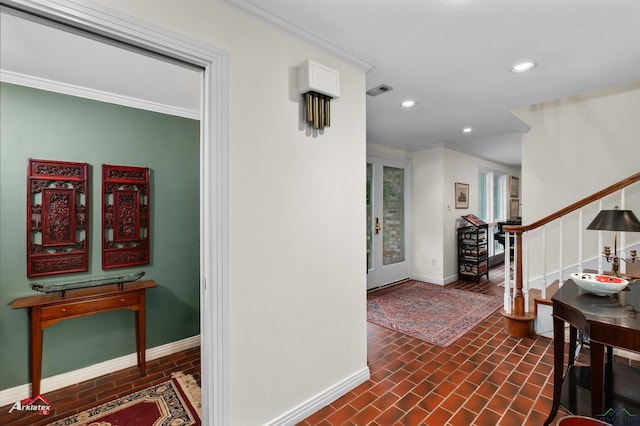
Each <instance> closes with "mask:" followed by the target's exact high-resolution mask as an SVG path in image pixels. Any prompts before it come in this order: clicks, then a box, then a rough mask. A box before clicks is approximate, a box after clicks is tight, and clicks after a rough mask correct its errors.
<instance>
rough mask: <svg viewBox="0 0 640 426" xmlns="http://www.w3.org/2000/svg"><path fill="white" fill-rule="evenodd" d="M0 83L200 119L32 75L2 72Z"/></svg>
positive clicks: (170, 108) (166, 107) (193, 114)
mask: <svg viewBox="0 0 640 426" xmlns="http://www.w3.org/2000/svg"><path fill="white" fill-rule="evenodd" d="M0 81H3V82H5V83H11V84H16V85H19V86H26V87H32V88H35V89H40V90H46V91H49V92H55V93H61V94H64V95H71V96H77V97H80V98H85V99H92V100H94V101H101V102H107V103H111V104H116V105H123V106H126V107H131V108H137V109H142V110H145V111H153V112H158V113H161V114H167V115H173V116H176V117H182V118H189V119H193V120H199V119H200V111H197V110H196V111H194V110H189V109H186V108H178V107H175V106H171V105H165V104H160V103H157V102H149V101H145V100H143V99H138V98H132V97H130V96H123V95H118V94H114V93H109V92H104V91H101V90H95V89H90V88H87V87H81V86H76V85H73V84H67V83H61V82H59V81H53V80H49V79H46V78H41V77H35V76H32V75H26V74H20V73H16V72H13V71H6V70H0Z"/></svg>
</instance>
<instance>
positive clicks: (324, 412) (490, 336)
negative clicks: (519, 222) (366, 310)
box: [0, 268, 638, 426]
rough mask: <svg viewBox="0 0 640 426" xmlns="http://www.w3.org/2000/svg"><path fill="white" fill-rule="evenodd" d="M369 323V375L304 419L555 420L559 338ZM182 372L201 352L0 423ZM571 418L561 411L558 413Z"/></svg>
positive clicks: (84, 387)
mask: <svg viewBox="0 0 640 426" xmlns="http://www.w3.org/2000/svg"><path fill="white" fill-rule="evenodd" d="M502 277H503V273H502V270H501V268H497V269H492V271H491V273H490V280H489V281H484V282H481V283H479V284H474V283H467V282H463V281H458V282H455V283H452V284H450V285H449V286H450V287H453V288H459V289H462V290H466V291H473V292H478V293H484V294H502V292H503V291H504V290H503V288H502V287H499V286H498V285H497V284H498V283H500V282H502V281H503V278H502ZM367 326H368V364H369V368H370V371H371V378H370V380H368V381H367V382H365V383H363V384H362V385H360V386H358V387H357V388H356V389H354V390H352V391H350V392H348V393H347V394H346V395H344V396H342V397H341V398H339V399H337V400H336V401H334V402H332V403H331V404H329V405H328V406H326V407H324V408H322V409H320V410H319V411H318V412H316V413H315V414H313V415H311V416H309V417H308V418H307V419H305V420H303V421H302V422H300V423H299V425H304V426H307V425H318V426H320V425H322V426H325V425H357V426H363V425H379V426H389V425H429V426H445V425H454V426H470V425H478V426H485V425H487V426H495V425H504V426H507V425H518V426H521V425H532V426H540V425H542V423H543V422H544V420H545V419H546V418H547V415H548V412H549V410H550V408H551V401H552V394H553V384H552V373H553V367H552V366H553V344H552V340H551V339H549V338H546V337H536V338H535V339H516V338H513V337H509V336H507V335H506V334H505V333H504V331H503V327H502V316H501V315H500V313H499V312H496V313H494V314H493V315H491V316H489V317H488V318H487V319H486V320H485V321H483V322H482V323H480V324H479V325H478V326H476V327H475V328H474V329H473V330H471V331H469V332H468V333H467V334H465V335H464V336H463V337H462V338H460V339H459V340H458V341H456V342H455V343H454V344H452V345H451V346H449V347H448V348H446V349H443V348H440V347H437V346H434V345H431V344H428V343H425V342H422V341H420V340H418V339H415V338H412V337H409V336H406V335H404V334H401V333H398V332H394V331H391V330H388V329H386V328H383V327H379V326H377V325H374V324H370V323H368V324H367ZM587 360H588V352H584V351H583V352H582V353H581V354H580V357H579V358H578V362H579V363H582V362H584V361H587ZM616 361H618V362H632V363H634V364H638V363H637V362H635V361H629V360H624V359H616ZM174 371H183V372H184V373H186V374H191V375H193V376H194V377H195V378H196V380H197V381H198V383H200V348H199V347H198V348H193V349H190V350H187V351H184V352H180V353H176V354H173V355H170V356H167V357H164V358H160V359H157V360H153V361H149V362H148V364H147V375H146V376H145V377H140V372H139V370H138V369H137V368H136V367H131V368H128V369H125V370H121V371H118V372H115V373H112V374H108V375H106V376H102V377H98V378H96V379H93V380H88V381H85V382H81V383H77V384H75V385H72V386H68V387H65V388H62V389H58V390H55V391H52V392H47V393H45V394H44V396H45V397H46V398H47V399H48V400H49V401H50V402H51V404H52V413H51V414H49V415H48V416H46V417H43V416H39V415H38V414H37V413H25V412H15V411H14V412H13V413H11V414H9V409H10V408H11V405H12V404H10V405H6V406H4V407H0V425H3V426H4V425H12V426H27V425H28V426H40V425H45V424H47V423H49V422H52V421H54V420H58V419H61V418H64V417H67V416H70V415H72V414H75V413H78V412H80V411H83V410H86V409H88V408H91V407H93V406H96V405H100V404H102V403H105V402H108V401H110V400H112V399H115V398H118V397H121V396H124V395H127V394H130V393H133V392H135V391H138V390H141V389H144V388H145V387H148V386H152V385H154V384H157V383H160V382H162V381H164V380H166V379H167V378H168V377H170V375H171V373H172V372H174ZM565 414H566V413H564V412H562V411H560V413H559V414H558V416H556V419H557V418H560V417H561V416H563V415H565ZM242 426H245V425H242ZM247 426H251V425H247Z"/></svg>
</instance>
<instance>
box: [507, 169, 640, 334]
mask: <svg viewBox="0 0 640 426" xmlns="http://www.w3.org/2000/svg"><path fill="white" fill-rule="evenodd" d="M638 182H640V173H636V174H635V175H633V176H630V177H628V178H626V179H623V180H621V181H620V182H618V183H616V184H613V185H611V186H609V187H607V188H604V189H603V190H601V191H598V192H596V193H594V194H592V195H590V196H589V197H586V198H584V199H582V200H580V201H577V202H575V203H573V204H571V205H569V206H567V207H565V208H564V209H561V210H559V211H557V212H555V213H553V214H551V215H549V216H547V217H545V218H542V219H540V220H538V221H536V222H533V223H532V224H529V225H505V226H504V228H503V229H504V231H505V233H506V235H505V253H509V250H510V247H509V245H510V238H509V236H510V234H514V239H513V240H514V256H513V260H511V259H509V256H505V285H504V288H505V292H504V306H503V309H502V311H501V312H502V315H503V317H504V330H505V332H506V333H507V334H509V335H511V336H513V337H533V336H534V334H536V326H535V324H536V323H544V321H547V320H548V321H551V317H550V312H551V297H552V295H553V293H554V292H555V291H556V290H557V289H558V288H559V287H561V286H562V284H563V283H564V281H565V278H566V277H569V275H570V274H571V273H573V272H583V271H584V270H585V269H593V270H594V271H597V272H598V273H603V272H604V271H605V270H609V269H610V266H608V265H606V264H604V262H603V256H601V255H600V251H601V250H602V247H603V246H604V245H605V244H603V241H604V242H605V243H606V245H609V241H610V240H612V239H613V236H612V235H610V234H612V233H611V232H607V233H606V235H605V236H603V232H602V231H587V230H586V229H585V228H586V226H587V225H588V224H589V223H590V222H591V220H592V219H593V218H594V217H595V216H596V214H597V212H598V211H600V210H602V209H612V208H614V206H618V207H619V208H620V209H623V210H634V207H635V210H638V208H640V184H638ZM627 202H629V203H630V204H633V206H626V204H627ZM620 234H621V236H620V238H619V239H618V245H619V247H618V249H619V251H618V253H617V255H618V256H619V257H620V258H621V259H623V258H626V257H627V256H626V253H627V251H626V250H627V245H626V239H625V233H620ZM595 235H597V243H595V242H594V241H589V242H588V243H586V244H585V243H584V240H585V239H588V240H593V239H594V238H595ZM603 237H606V240H604V239H603ZM585 252H586V255H585ZM552 255H553V259H551V258H550V257H551V256H552ZM511 262H513V268H512V265H511ZM621 263H622V264H623V265H626V264H625V262H621ZM621 266H622V265H621ZM512 269H513V270H512ZM629 269H630V271H631V270H633V271H634V273H633V275H636V276H638V275H640V264H639V265H635V264H634V265H632V266H631V267H630V268H629ZM621 272H625V271H624V270H623V269H621ZM543 311H544V315H543ZM547 317H548V319H547ZM542 327H543V328H544V326H542Z"/></svg>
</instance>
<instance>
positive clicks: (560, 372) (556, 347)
mask: <svg viewBox="0 0 640 426" xmlns="http://www.w3.org/2000/svg"><path fill="white" fill-rule="evenodd" d="M563 378H564V320H562V319H560V318H556V317H553V405H552V406H551V412H550V413H549V417H548V418H547V420H546V421H545V422H544V425H545V426H548V425H549V424H551V421H552V420H553V418H554V417H555V416H556V414H558V408H560V396H561V394H562V380H563Z"/></svg>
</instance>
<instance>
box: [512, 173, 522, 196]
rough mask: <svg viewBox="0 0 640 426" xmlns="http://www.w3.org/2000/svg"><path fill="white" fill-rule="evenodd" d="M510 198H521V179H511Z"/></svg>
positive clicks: (513, 177)
mask: <svg viewBox="0 0 640 426" xmlns="http://www.w3.org/2000/svg"><path fill="white" fill-rule="evenodd" d="M509 198H520V178H517V177H515V176H510V177H509Z"/></svg>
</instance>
